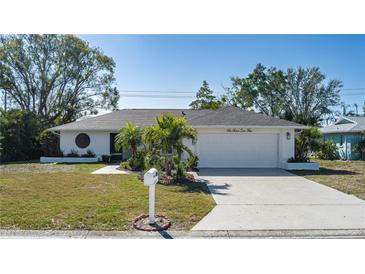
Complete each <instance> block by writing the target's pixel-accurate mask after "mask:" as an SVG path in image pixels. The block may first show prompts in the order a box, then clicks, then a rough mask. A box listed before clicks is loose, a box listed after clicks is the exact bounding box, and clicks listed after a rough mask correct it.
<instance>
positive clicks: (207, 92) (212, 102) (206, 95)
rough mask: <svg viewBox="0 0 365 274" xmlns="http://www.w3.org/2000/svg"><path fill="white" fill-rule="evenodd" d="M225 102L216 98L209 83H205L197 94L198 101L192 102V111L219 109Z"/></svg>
mask: <svg viewBox="0 0 365 274" xmlns="http://www.w3.org/2000/svg"><path fill="white" fill-rule="evenodd" d="M222 104H223V102H222V101H221V100H219V99H217V97H215V96H214V93H213V90H211V89H210V88H209V84H208V82H207V81H203V84H202V86H201V87H200V89H199V90H198V92H197V93H196V99H195V100H194V101H193V102H191V104H190V107H191V108H192V109H218V108H220V107H221V106H222Z"/></svg>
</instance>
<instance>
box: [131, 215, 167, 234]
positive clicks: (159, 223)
mask: <svg viewBox="0 0 365 274" xmlns="http://www.w3.org/2000/svg"><path fill="white" fill-rule="evenodd" d="M155 221H156V223H155V224H153V225H150V223H149V215H147V214H142V215H139V216H138V217H137V218H135V219H134V221H133V227H134V228H135V229H138V230H143V231H161V230H166V229H168V228H169V227H170V225H171V222H170V220H169V219H168V218H166V217H165V216H162V215H156V216H155Z"/></svg>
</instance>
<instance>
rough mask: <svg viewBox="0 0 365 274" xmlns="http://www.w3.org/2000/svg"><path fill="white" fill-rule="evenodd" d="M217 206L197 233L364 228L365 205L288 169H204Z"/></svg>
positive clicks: (202, 222)
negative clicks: (209, 231) (206, 231)
mask: <svg viewBox="0 0 365 274" xmlns="http://www.w3.org/2000/svg"><path fill="white" fill-rule="evenodd" d="M198 176H199V178H200V179H201V180H203V181H204V182H206V183H207V185H208V187H209V190H210V191H211V193H212V195H213V198H214V200H215V202H216V203H217V205H216V207H215V208H214V209H213V210H212V211H211V212H210V213H209V214H208V215H207V216H205V217H204V218H203V219H202V220H201V221H200V222H199V223H198V224H196V225H195V226H194V227H193V229H192V230H287V229H289V230H291V229H364V228H365V201H364V200H361V199H358V198H356V197H355V196H352V195H348V194H345V193H342V192H340V191H337V190H335V189H332V188H330V187H326V186H324V185H321V184H318V183H316V182H313V181H311V180H308V179H305V178H303V177H300V176H297V175H294V174H292V173H289V172H287V171H285V170H282V169H201V170H200V172H199V173H198Z"/></svg>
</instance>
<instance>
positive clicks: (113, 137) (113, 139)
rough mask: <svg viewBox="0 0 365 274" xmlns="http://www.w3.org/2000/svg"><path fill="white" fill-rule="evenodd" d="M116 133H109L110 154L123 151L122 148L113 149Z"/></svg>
mask: <svg viewBox="0 0 365 274" xmlns="http://www.w3.org/2000/svg"><path fill="white" fill-rule="evenodd" d="M117 134H118V133H110V154H121V153H122V152H123V150H122V149H120V150H116V149H115V136H117Z"/></svg>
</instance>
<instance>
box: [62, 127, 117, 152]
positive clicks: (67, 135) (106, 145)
mask: <svg viewBox="0 0 365 274" xmlns="http://www.w3.org/2000/svg"><path fill="white" fill-rule="evenodd" d="M80 133H86V134H87V135H89V137H90V145H89V146H88V147H86V148H79V147H78V146H77V145H76V143H75V138H76V136H77V135H78V134H80ZM60 148H61V150H62V151H63V153H64V154H67V153H70V152H71V150H72V149H74V150H77V151H78V153H79V154H83V153H86V151H87V150H89V149H90V150H91V151H93V152H94V153H95V154H96V155H97V156H101V155H109V154H110V132H106V131H61V132H60Z"/></svg>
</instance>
